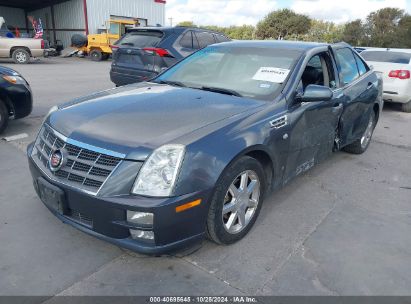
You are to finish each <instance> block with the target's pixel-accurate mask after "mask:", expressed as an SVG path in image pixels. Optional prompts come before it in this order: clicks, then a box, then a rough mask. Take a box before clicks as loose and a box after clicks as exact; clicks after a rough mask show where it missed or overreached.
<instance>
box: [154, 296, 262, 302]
mask: <svg viewBox="0 0 411 304" xmlns="http://www.w3.org/2000/svg"><path fill="white" fill-rule="evenodd" d="M257 302H258V301H257V299H256V298H254V297H247V296H233V297H226V296H220V297H207V296H204V297H201V296H199V297H184V296H182V297H150V303H257Z"/></svg>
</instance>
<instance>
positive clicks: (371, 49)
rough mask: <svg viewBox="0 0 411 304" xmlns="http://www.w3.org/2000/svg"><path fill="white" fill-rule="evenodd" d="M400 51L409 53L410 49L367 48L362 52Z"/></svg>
mask: <svg viewBox="0 0 411 304" xmlns="http://www.w3.org/2000/svg"><path fill="white" fill-rule="evenodd" d="M370 51H372V52H401V53H411V49H395V48H368V49H366V50H364V52H370Z"/></svg>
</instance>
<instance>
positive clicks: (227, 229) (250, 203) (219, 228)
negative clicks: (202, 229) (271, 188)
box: [206, 156, 265, 245]
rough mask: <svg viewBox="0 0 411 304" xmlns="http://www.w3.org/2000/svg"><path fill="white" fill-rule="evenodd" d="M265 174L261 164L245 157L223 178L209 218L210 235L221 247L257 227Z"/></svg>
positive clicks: (208, 233) (213, 198) (235, 163)
mask: <svg viewBox="0 0 411 304" xmlns="http://www.w3.org/2000/svg"><path fill="white" fill-rule="evenodd" d="M264 188H265V175H264V170H263V168H262V166H261V164H260V163H259V162H258V161H257V160H255V159H254V158H251V157H248V156H244V157H242V158H240V159H239V160H237V161H236V162H234V163H233V164H232V165H230V167H229V168H228V169H227V170H226V171H225V172H224V173H223V175H222V177H220V179H219V181H218V184H217V187H216V190H215V192H214V195H213V197H212V201H211V204H210V209H209V212H208V218H207V229H206V230H207V235H208V237H209V238H210V239H211V240H213V241H214V242H216V243H218V244H226V245H227V244H232V243H234V242H237V241H239V240H240V239H242V238H243V237H244V236H245V235H246V234H247V233H248V232H249V231H250V229H251V228H252V226H253V225H254V223H255V221H256V219H257V217H258V214H259V212H260V209H261V205H262V202H263V195H264Z"/></svg>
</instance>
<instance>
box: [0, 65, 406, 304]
mask: <svg viewBox="0 0 411 304" xmlns="http://www.w3.org/2000/svg"><path fill="white" fill-rule="evenodd" d="M0 64H4V62H0ZM6 65H8V66H11V67H13V68H15V69H17V70H18V71H20V72H22V73H23V75H24V76H25V77H26V78H27V79H28V81H29V82H30V83H31V85H32V88H33V91H34V95H35V101H34V102H35V110H34V112H33V114H32V115H31V116H30V117H28V118H26V119H23V120H19V121H13V122H11V124H10V127H9V129H8V130H7V131H6V135H14V134H18V133H21V132H25V133H27V134H28V135H29V138H27V139H24V140H22V141H19V142H10V143H6V142H4V141H0V160H1V161H0V210H1V212H0V257H1V258H0V295H19V294H24V295H44V296H53V295H56V294H59V295H150V294H157V295H221V294H229V295H237V294H251V295H411V276H410V273H411V263H410V260H411V233H410V231H411V173H410V169H411V132H410V130H411V115H410V114H408V115H407V114H404V113H401V112H399V111H398V109H397V107H395V106H388V107H386V109H384V112H383V117H382V118H381V121H380V123H379V125H378V127H377V130H376V133H375V137H374V140H373V142H372V144H371V146H370V148H369V150H368V151H367V153H366V154H364V155H361V156H353V155H349V154H346V153H342V152H340V153H336V154H335V155H334V156H332V157H331V158H330V159H328V160H327V161H325V162H324V163H323V164H321V165H319V166H317V167H316V168H314V169H312V170H311V171H309V172H308V173H307V174H305V175H303V176H300V177H299V178H297V179H296V180H294V181H293V182H291V183H290V184H289V185H288V186H286V187H285V188H284V189H282V190H281V191H279V192H277V193H275V194H273V195H271V196H270V197H269V198H268V199H267V200H266V202H265V205H264V206H263V210H262V212H261V214H260V217H259V219H258V221H257V223H256V225H255V227H254V228H253V230H252V231H251V233H250V234H249V235H248V236H247V237H246V238H245V239H244V240H243V241H241V242H240V243H238V244H235V245H232V246H229V247H221V246H216V245H214V244H212V243H210V242H208V241H205V242H204V243H203V244H202V246H201V247H200V248H196V249H197V250H196V251H194V252H193V253H191V254H179V255H178V256H170V257H160V258H153V257H146V256H143V255H139V254H135V253H132V252H129V251H126V250H123V249H120V248H118V247H115V246H112V245H110V244H107V243H104V242H102V241H99V240H96V239H94V238H92V237H90V236H87V235H85V234H83V233H81V232H79V231H77V230H76V229H74V228H72V227H70V226H68V225H65V224H63V223H61V222H59V221H58V220H57V219H56V218H55V217H54V216H52V215H51V214H50V213H49V212H48V210H47V209H46V208H45V207H44V206H43V205H42V203H41V202H40V201H39V199H38V198H37V196H36V195H35V192H34V190H33V188H32V184H31V178H30V176H29V172H28V168H27V162H26V157H25V147H26V146H27V144H28V143H29V142H30V141H31V140H32V139H33V138H34V136H35V134H36V132H37V130H38V128H39V126H40V124H41V120H42V117H43V115H45V114H46V112H47V110H48V108H50V107H51V106H52V105H54V104H57V103H60V102H62V101H65V100H68V99H70V98H72V97H75V96H79V95H82V94H87V93H91V92H93V91H96V90H100V89H107V88H111V87H112V86H113V85H112V84H111V82H110V80H109V77H108V71H109V62H101V63H95V62H90V61H88V60H86V59H77V58H71V59H46V60H44V61H43V62H37V63H34V64H30V65H26V66H16V65H12V64H6ZM39 301H40V299H39Z"/></svg>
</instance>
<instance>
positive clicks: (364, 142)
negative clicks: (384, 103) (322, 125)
mask: <svg viewBox="0 0 411 304" xmlns="http://www.w3.org/2000/svg"><path fill="white" fill-rule="evenodd" d="M376 123H377V121H376V115H375V112H374V111H372V113H371V115H370V118H369V120H368V124H367V128H366V129H365V132H364V134H363V136H362V137H361V138H360V139H357V140H356V141H355V142H353V143H352V144H350V145H348V146H346V147H344V148H343V149H344V151H345V152H348V153H352V154H362V153H364V152H365V151H366V150H367V148H368V146H369V145H370V142H371V138H372V134H373V132H374V128H375V125H376Z"/></svg>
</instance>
